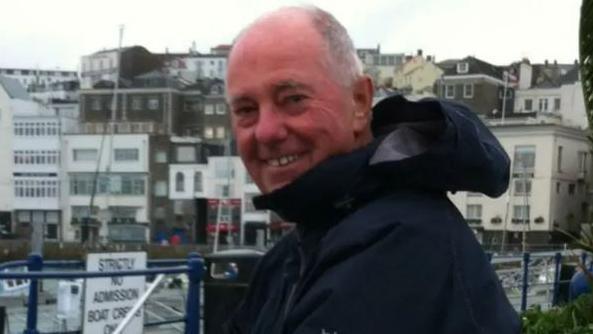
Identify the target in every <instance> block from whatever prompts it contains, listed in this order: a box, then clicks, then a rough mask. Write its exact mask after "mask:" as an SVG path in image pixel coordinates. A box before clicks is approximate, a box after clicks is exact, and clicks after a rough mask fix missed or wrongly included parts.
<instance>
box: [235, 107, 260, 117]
mask: <svg viewBox="0 0 593 334" xmlns="http://www.w3.org/2000/svg"><path fill="white" fill-rule="evenodd" d="M234 113H235V115H237V116H242V117H245V116H249V115H252V114H253V113H255V108H253V107H242V108H237V109H235V111H234Z"/></svg>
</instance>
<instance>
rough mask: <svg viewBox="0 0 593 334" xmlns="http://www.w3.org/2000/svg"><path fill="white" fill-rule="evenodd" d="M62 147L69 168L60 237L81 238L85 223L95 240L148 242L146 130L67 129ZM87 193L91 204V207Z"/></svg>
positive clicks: (92, 238) (89, 236) (91, 238)
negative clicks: (110, 132) (81, 132)
mask: <svg viewBox="0 0 593 334" xmlns="http://www.w3.org/2000/svg"><path fill="white" fill-rule="evenodd" d="M62 152H63V155H64V159H63V161H64V167H65V169H66V170H67V171H68V178H67V185H66V186H64V190H63V191H64V192H66V193H67V196H65V198H66V199H67V200H66V201H65V203H64V211H63V221H64V231H63V238H64V240H66V241H74V240H80V239H81V237H82V238H85V234H86V233H85V231H86V229H85V227H88V232H89V234H88V238H89V239H90V240H93V241H99V242H146V241H147V240H148V238H149V218H148V217H149V213H148V211H149V205H150V203H149V188H148V184H149V138H148V135H147V134H116V135H113V136H111V135H106V136H102V135H75V134H70V135H65V136H64V138H63V141H62ZM97 171H98V173H97ZM93 190H94V191H93ZM93 192H94V196H92V195H93ZM91 198H92V199H93V204H92V208H93V209H92V210H89V208H90V207H91ZM88 218H90V219H88Z"/></svg>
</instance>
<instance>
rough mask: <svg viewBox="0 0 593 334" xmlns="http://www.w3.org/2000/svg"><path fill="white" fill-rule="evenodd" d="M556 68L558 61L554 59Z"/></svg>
mask: <svg viewBox="0 0 593 334" xmlns="http://www.w3.org/2000/svg"><path fill="white" fill-rule="evenodd" d="M554 66H556V67H558V61H557V60H556V59H554Z"/></svg>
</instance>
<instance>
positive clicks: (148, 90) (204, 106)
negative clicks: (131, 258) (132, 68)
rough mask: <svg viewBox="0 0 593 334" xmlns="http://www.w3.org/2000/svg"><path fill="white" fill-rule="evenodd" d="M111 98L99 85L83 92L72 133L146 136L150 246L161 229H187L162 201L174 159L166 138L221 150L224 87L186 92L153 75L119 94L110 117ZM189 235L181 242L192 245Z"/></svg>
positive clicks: (216, 84)
mask: <svg viewBox="0 0 593 334" xmlns="http://www.w3.org/2000/svg"><path fill="white" fill-rule="evenodd" d="M113 92H114V90H113V89H112V88H111V87H110V86H108V87H103V86H102V85H101V84H99V85H96V86H95V87H94V88H93V89H83V90H81V93H80V106H81V107H80V125H79V128H78V130H77V131H76V133H78V134H103V133H105V132H106V133H110V132H111V131H112V130H113V132H114V133H116V134H147V135H148V138H149V139H148V140H149V143H150V145H149V146H148V147H149V152H148V153H147V154H148V156H149V166H148V167H149V169H148V170H149V172H150V188H149V189H148V190H147V193H148V196H149V197H150V203H151V205H150V207H149V209H148V220H147V222H149V223H151V224H153V223H154V224H155V225H154V229H153V233H152V234H151V240H155V238H156V233H158V232H159V231H165V230H167V229H166V228H164V227H163V226H164V225H167V224H168V225H171V226H185V225H183V223H182V222H179V223H177V222H176V221H175V220H174V219H176V217H175V216H174V215H173V214H172V212H173V210H174V209H175V207H173V205H172V203H171V201H170V200H169V199H168V197H167V196H166V194H167V191H166V189H167V186H166V185H167V184H168V178H169V163H172V162H174V161H176V160H175V159H176V158H177V157H176V156H175V154H176V152H174V150H175V148H174V147H173V142H172V141H171V140H170V137H181V136H184V137H188V136H192V137H193V138H194V139H195V140H197V141H199V142H204V143H205V144H207V143H209V144H213V145H222V144H224V143H226V142H227V141H228V140H229V139H230V135H231V132H230V120H229V114H228V108H227V105H226V102H225V100H224V83H223V81H222V80H217V79H213V80H209V79H203V80H198V81H196V82H195V83H194V84H192V85H189V86H187V85H184V84H183V83H182V82H181V81H180V80H178V79H177V78H175V77H173V76H171V75H169V74H167V73H165V72H162V71H151V72H148V73H145V74H141V75H138V76H136V77H134V78H133V79H132V80H131V82H129V84H128V85H127V86H122V87H120V88H119V89H118V99H117V100H118V101H117V108H116V109H115V112H113V113H112V110H113V94H114V93H113ZM112 120H113V125H111V122H112ZM190 161H193V160H190ZM190 161H185V162H190ZM193 162H195V161H193ZM163 189H165V190H163ZM177 208H179V206H178V207H177ZM177 210H180V209H177ZM187 235H188V236H190V235H191V236H192V238H189V237H188V238H186V239H185V240H194V236H193V235H192V234H191V233H187Z"/></svg>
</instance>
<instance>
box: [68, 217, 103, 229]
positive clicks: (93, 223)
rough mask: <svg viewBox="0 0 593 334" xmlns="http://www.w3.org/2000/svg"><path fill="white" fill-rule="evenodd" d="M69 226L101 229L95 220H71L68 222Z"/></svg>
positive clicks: (98, 222)
mask: <svg viewBox="0 0 593 334" xmlns="http://www.w3.org/2000/svg"><path fill="white" fill-rule="evenodd" d="M70 225H72V226H81V225H86V226H88V227H101V222H100V221H99V220H98V219H95V218H72V220H70Z"/></svg>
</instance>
